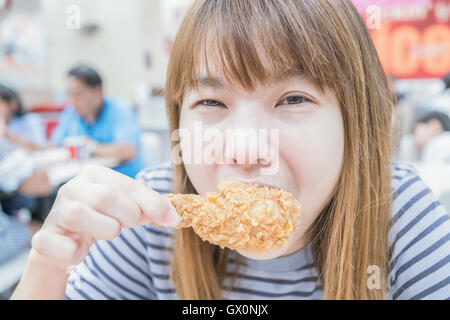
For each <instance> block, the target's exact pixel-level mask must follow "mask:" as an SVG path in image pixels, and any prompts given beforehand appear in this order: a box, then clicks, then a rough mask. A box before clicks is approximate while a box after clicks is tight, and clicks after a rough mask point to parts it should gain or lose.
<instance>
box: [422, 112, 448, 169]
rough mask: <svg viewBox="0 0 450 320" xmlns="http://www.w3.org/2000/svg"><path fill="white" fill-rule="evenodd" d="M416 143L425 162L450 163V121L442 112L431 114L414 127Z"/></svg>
mask: <svg viewBox="0 0 450 320" xmlns="http://www.w3.org/2000/svg"><path fill="white" fill-rule="evenodd" d="M414 141H415V144H416V146H417V148H418V150H419V152H420V156H419V158H420V160H421V161H424V162H441V163H442V162H450V119H449V117H448V116H447V115H446V114H444V113H441V112H437V111H435V112H430V113H427V114H425V115H424V116H422V117H421V118H419V119H418V120H417V122H416V124H415V126H414Z"/></svg>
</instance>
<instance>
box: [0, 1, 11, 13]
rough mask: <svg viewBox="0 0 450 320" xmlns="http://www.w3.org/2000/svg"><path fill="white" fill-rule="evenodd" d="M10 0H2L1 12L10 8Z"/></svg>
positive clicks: (0, 4) (0, 2)
mask: <svg viewBox="0 0 450 320" xmlns="http://www.w3.org/2000/svg"><path fill="white" fill-rule="evenodd" d="M10 2H11V1H10V0H0V13H1V12H2V11H6V9H8V7H9V4H10Z"/></svg>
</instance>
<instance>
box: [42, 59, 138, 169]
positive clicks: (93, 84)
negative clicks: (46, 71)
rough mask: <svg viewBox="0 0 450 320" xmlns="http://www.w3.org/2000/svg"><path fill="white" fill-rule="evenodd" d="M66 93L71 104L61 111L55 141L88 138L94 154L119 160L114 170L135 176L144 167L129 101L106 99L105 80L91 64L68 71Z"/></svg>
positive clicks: (53, 136) (59, 142)
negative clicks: (79, 137) (127, 102)
mask: <svg viewBox="0 0 450 320" xmlns="http://www.w3.org/2000/svg"><path fill="white" fill-rule="evenodd" d="M67 94H68V100H69V102H70V106H69V107H67V108H66V109H65V110H64V111H63V112H62V114H61V117H60V119H59V123H58V126H57V127H56V129H55V131H54V132H53V134H52V137H51V141H52V143H53V144H56V145H62V144H63V143H64V140H65V139H66V138H68V137H76V136H85V137H88V138H90V139H92V142H91V143H90V149H91V152H92V154H93V155H95V156H99V157H111V158H115V159H118V160H119V161H120V162H121V164H120V165H119V166H118V167H116V168H114V169H115V170H117V171H118V172H121V173H123V174H125V175H127V176H130V177H133V178H134V177H135V175H136V174H137V173H138V172H139V171H140V170H141V169H142V168H143V160H142V155H141V151H140V130H139V127H138V123H137V119H136V113H135V111H134V110H133V109H132V108H131V106H130V105H128V104H125V103H121V102H119V101H114V100H111V99H106V98H104V96H103V88H102V79H101V77H100V75H99V74H98V73H97V72H96V71H95V70H94V69H92V68H91V67H88V66H77V67H75V68H74V69H72V70H71V71H70V72H69V76H68V80H67Z"/></svg>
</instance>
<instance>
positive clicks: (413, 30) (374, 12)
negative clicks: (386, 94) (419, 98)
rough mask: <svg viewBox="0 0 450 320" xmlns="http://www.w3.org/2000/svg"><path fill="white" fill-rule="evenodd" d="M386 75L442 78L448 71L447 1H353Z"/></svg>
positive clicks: (449, 33) (449, 20)
mask: <svg viewBox="0 0 450 320" xmlns="http://www.w3.org/2000/svg"><path fill="white" fill-rule="evenodd" d="M352 2H353V3H354V4H355V6H356V7H357V8H358V10H359V11H360V12H361V14H362V16H363V17H364V20H365V21H366V24H367V27H368V28H369V31H370V33H371V35H372V38H373V41H374V43H375V46H376V47H377V51H378V54H379V56H380V59H381V62H382V63H383V66H384V68H385V71H386V73H387V74H390V75H394V76H396V77H397V78H442V77H443V76H444V75H445V74H447V73H449V72H450V0H395V1H394V0H352Z"/></svg>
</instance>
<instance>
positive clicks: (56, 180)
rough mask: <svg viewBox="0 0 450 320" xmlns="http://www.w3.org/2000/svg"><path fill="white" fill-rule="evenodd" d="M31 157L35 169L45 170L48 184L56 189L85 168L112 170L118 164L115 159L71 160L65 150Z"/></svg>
mask: <svg viewBox="0 0 450 320" xmlns="http://www.w3.org/2000/svg"><path fill="white" fill-rule="evenodd" d="M31 157H32V159H33V161H34V163H35V165H36V167H40V168H45V169H46V171H47V175H48V179H49V182H50V184H51V185H52V186H54V187H58V186H60V185H61V184H63V183H65V182H67V181H68V180H70V179H71V178H73V177H75V176H76V175H77V174H78V173H80V172H81V170H82V169H83V167H85V166H88V165H98V166H102V167H108V168H114V167H117V166H118V165H119V164H120V161H119V160H117V159H115V158H105V157H90V158H88V159H85V160H72V159H70V153H69V151H68V150H67V149H65V148H54V149H48V150H42V151H36V152H33V153H31Z"/></svg>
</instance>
